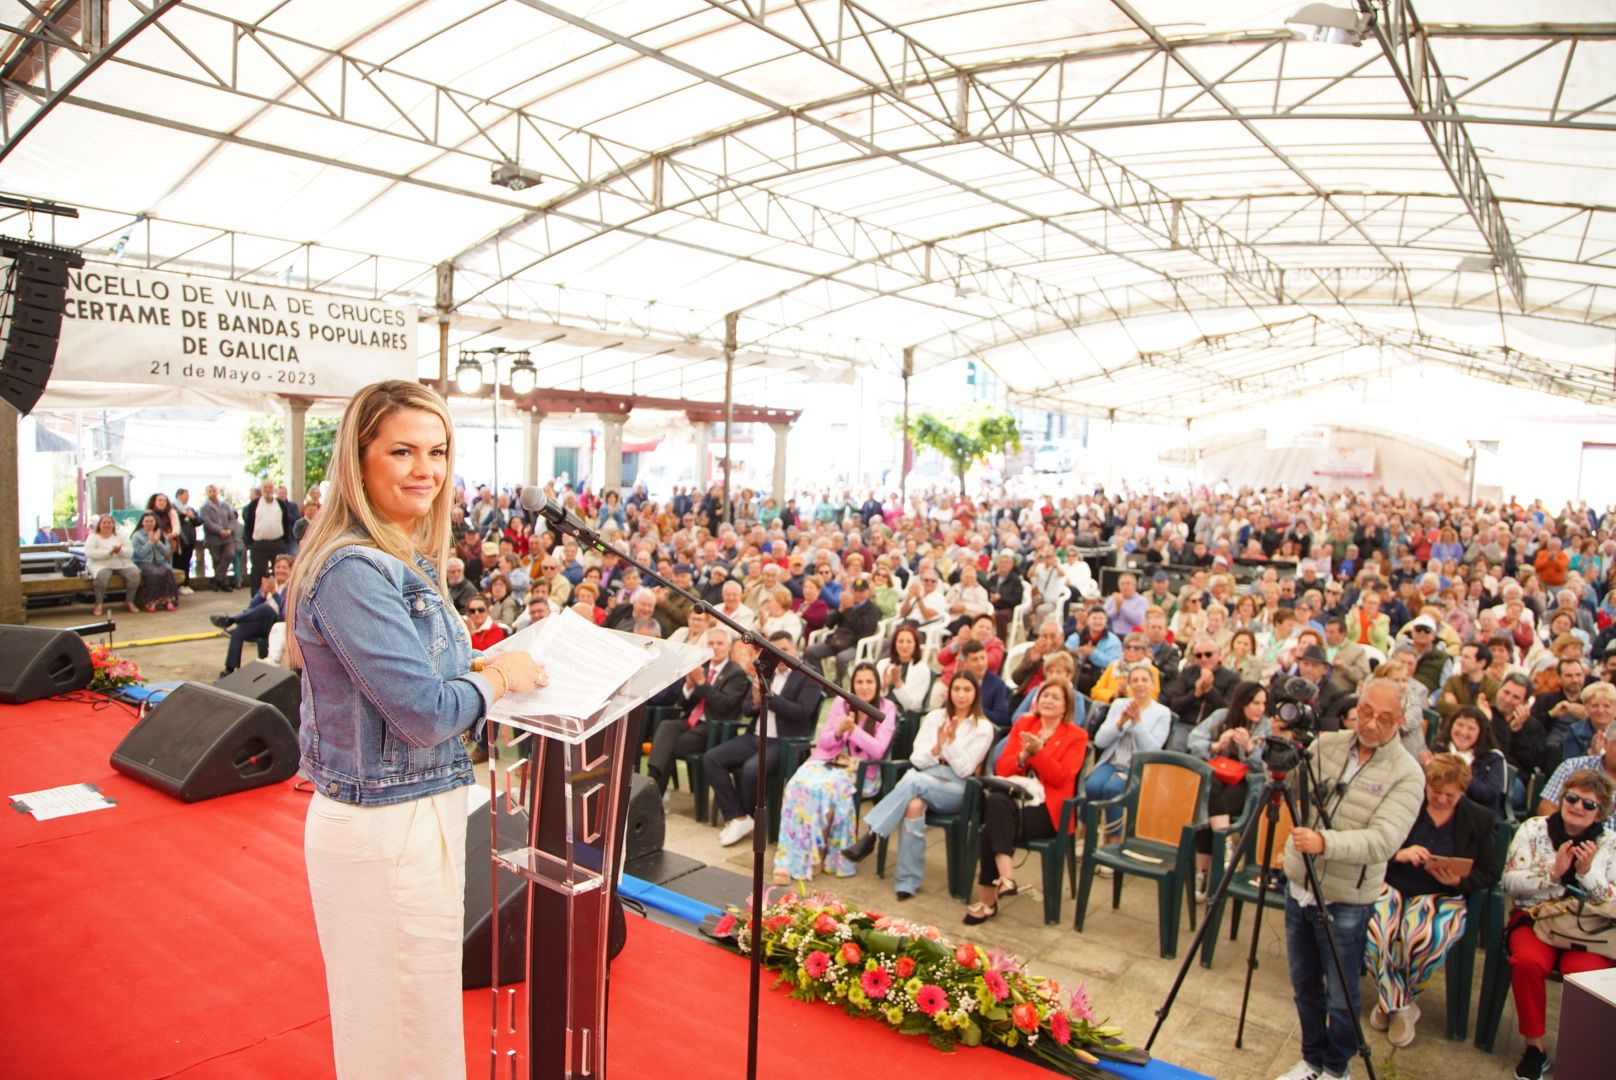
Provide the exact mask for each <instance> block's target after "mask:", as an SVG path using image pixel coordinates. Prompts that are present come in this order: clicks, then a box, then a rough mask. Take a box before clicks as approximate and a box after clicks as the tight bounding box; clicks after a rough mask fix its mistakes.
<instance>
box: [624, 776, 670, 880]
mask: <svg viewBox="0 0 1616 1080" xmlns="http://www.w3.org/2000/svg"><path fill="white" fill-rule="evenodd" d="M667 828H668V825H667V820H666V819H665V818H664V817H663V816H662V796H661V795H660V794H658V792H657V786H656V781H654V780H652V779H651V778H650V777H649V776H646V775H645V774H644V773H630V774H629V788H628V825H627V826H626V827H625V828H624V830H623V843H622V847H621V851H622V853H623V857H624V859H627V860H632V859H638V858H639V857H640V856H642V855H654V854H656V853H657V852H659V851H661V850H662V841H663V839H664V838H665V837H666V836H667ZM618 869H619V870H621V869H622V867H621V866H619V867H618Z"/></svg>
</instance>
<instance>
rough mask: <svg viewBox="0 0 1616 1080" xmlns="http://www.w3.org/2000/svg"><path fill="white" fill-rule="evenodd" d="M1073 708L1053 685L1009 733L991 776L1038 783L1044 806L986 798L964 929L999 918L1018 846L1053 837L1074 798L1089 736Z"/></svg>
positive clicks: (1057, 682)
mask: <svg viewBox="0 0 1616 1080" xmlns="http://www.w3.org/2000/svg"><path fill="white" fill-rule="evenodd" d="M1076 704H1077V694H1076V691H1074V690H1073V689H1072V684H1071V683H1069V682H1067V681H1065V680H1064V679H1052V680H1050V681H1048V682H1045V683H1044V684H1043V685H1042V686H1041V687H1039V689H1038V699H1037V700H1036V701H1035V702H1034V703H1033V707H1032V709H1031V710H1030V711H1029V712H1028V713H1027V715H1025V716H1023V717H1022V718H1021V719H1020V720H1018V721H1016V725H1015V727H1013V728H1011V729H1010V738H1009V739H1008V740H1007V741H1006V742H1005V744H1004V750H1003V751H1001V752H1000V754H999V760H998V761H997V762H996V763H995V765H994V770H993V771H994V772H995V773H997V774H998V775H999V776H1032V777H1036V778H1037V779H1038V781H1039V782H1040V783H1041V784H1043V787H1044V802H1043V805H1041V806H1026V805H1023V803H1022V801H1021V800H1019V799H1017V798H1015V797H1014V796H1012V795H1009V794H1006V793H1005V792H1002V791H990V792H988V793H987V798H986V810H985V814H984V822H983V827H982V862H981V867H980V869H979V870H978V872H977V878H976V880H977V886H978V889H977V901H976V903H974V904H972V905H971V906H970V907H969V908H968V909H966V912H965V924H966V925H967V926H975V925H976V924H977V923H982V922H986V921H987V920H989V919H991V918H993V916H995V915H997V914H998V913H999V898H1000V897H1002V896H1014V895H1015V894H1016V882H1015V879H1014V878H1012V877H1011V876H1010V875H1011V873H1012V872H1013V871H1014V869H1015V863H1014V862H1013V859H1012V856H1013V855H1014V854H1015V850H1016V844H1017V843H1020V842H1025V841H1027V840H1037V839H1040V838H1043V837H1049V836H1054V835H1055V833H1056V830H1058V829H1059V827H1060V812H1061V806H1062V804H1063V803H1065V802H1066V800H1067V799H1069V798H1071V797H1072V792H1073V791H1074V790H1075V788H1076V786H1077V776H1078V774H1079V773H1080V772H1082V771H1083V755H1084V754H1085V753H1087V752H1088V748H1089V736H1088V732H1086V731H1084V730H1083V729H1082V728H1080V727H1078V726H1077V725H1076V724H1074V723H1073V722H1072V715H1073V712H1074V711H1075V709H1076Z"/></svg>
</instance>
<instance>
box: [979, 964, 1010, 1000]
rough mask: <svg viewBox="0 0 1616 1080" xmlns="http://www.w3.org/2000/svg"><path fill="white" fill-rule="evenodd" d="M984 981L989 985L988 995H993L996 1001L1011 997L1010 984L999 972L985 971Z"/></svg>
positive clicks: (983, 974)
mask: <svg viewBox="0 0 1616 1080" xmlns="http://www.w3.org/2000/svg"><path fill="white" fill-rule="evenodd" d="M982 981H983V982H984V983H986V984H987V988H988V993H990V994H992V995H993V1000H994V1001H1003V1000H1004V999H1005V998H1007V997H1009V996H1010V984H1009V983H1007V982H1005V981H1004V976H1003V975H1000V974H999V973H998V972H997V971H984V972H983V973H982Z"/></svg>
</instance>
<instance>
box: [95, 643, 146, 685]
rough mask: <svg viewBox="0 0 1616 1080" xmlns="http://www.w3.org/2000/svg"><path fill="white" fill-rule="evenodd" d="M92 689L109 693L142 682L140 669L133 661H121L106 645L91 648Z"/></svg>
mask: <svg viewBox="0 0 1616 1080" xmlns="http://www.w3.org/2000/svg"><path fill="white" fill-rule="evenodd" d="M90 666H91V668H92V669H93V670H92V672H91V675H90V689H91V690H99V691H101V692H102V693H108V692H110V691H113V690H119V689H122V688H123V687H125V686H133V685H134V684H136V683H138V682H139V681H140V668H139V667H138V666H137V665H136V664H135V662H134V661H133V660H120V659H118V657H117V655H116V654H114V653H113V651H112V649H111V648H110V647H109V646H106V645H92V646H91V647H90Z"/></svg>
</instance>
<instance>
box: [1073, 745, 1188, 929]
mask: <svg viewBox="0 0 1616 1080" xmlns="http://www.w3.org/2000/svg"><path fill="white" fill-rule="evenodd" d="M1211 785H1212V769H1211V767H1210V766H1208V765H1207V763H1206V762H1204V761H1201V760H1200V759H1199V758H1195V757H1191V756H1190V755H1189V754H1179V753H1175V752H1173V751H1171V750H1154V751H1140V752H1138V753H1135V754H1134V756H1133V761H1132V763H1131V764H1130V765H1129V768H1128V786H1127V788H1125V789H1124V790H1123V792H1122V794H1121V795H1118V796H1117V797H1116V798H1114V799H1101V800H1098V801H1095V802H1086V803H1084V804H1083V806H1082V819H1083V826H1084V831H1083V861H1082V867H1081V869H1080V871H1079V873H1078V890H1077V916H1076V918H1075V920H1074V921H1073V924H1072V926H1073V929H1075V930H1077V931H1079V932H1081V931H1082V929H1083V918H1084V916H1085V915H1086V914H1087V912H1088V902H1089V892H1090V891H1091V890H1092V889H1093V887H1094V871H1095V869H1096V867H1099V866H1107V867H1110V868H1111V871H1112V875H1113V876H1112V880H1111V907H1112V908H1113V909H1114V908H1117V907H1119V906H1121V904H1122V883H1123V879H1124V877H1125V876H1127V875H1129V874H1134V875H1138V876H1139V877H1147V878H1152V879H1154V880H1155V882H1156V890H1157V914H1158V917H1159V919H1160V924H1161V955H1162V956H1163V957H1165V958H1167V959H1172V958H1173V956H1174V955H1176V954H1177V952H1178V897H1179V895H1180V894H1182V895H1183V897H1184V900H1185V904H1186V906H1188V907H1189V909H1190V920H1191V925H1192V926H1193V925H1194V920H1195V917H1196V916H1195V908H1194V903H1195V898H1194V891H1193V890H1194V883H1195V832H1196V830H1197V829H1200V828H1202V827H1204V826H1205V825H1206V819H1207V808H1206V803H1207V795H1208V793H1209V792H1210V790H1211ZM1112 808H1116V809H1120V810H1123V811H1125V812H1126V823H1125V825H1124V831H1123V837H1122V839H1121V840H1120V841H1119V842H1117V843H1113V844H1105V845H1103V846H1100V845H1097V844H1096V839H1097V837H1098V835H1099V832H1100V822H1101V820H1102V815H1103V814H1104V812H1105V811H1106V810H1109V809H1112Z"/></svg>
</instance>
